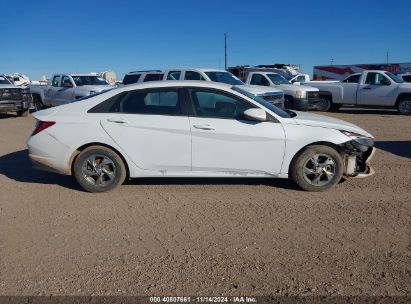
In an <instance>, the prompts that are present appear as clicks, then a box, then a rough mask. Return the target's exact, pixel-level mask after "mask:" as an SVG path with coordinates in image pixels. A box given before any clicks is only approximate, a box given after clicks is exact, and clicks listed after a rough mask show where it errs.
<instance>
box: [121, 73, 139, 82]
mask: <svg viewBox="0 0 411 304" xmlns="http://www.w3.org/2000/svg"><path fill="white" fill-rule="evenodd" d="M140 76H141V74H128V75H126V76H124V79H123V84H131V83H137V82H138V80H139V79H140Z"/></svg>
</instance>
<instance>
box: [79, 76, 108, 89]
mask: <svg viewBox="0 0 411 304" xmlns="http://www.w3.org/2000/svg"><path fill="white" fill-rule="evenodd" d="M72 77H73V80H74V83H75V84H76V86H78V87H81V86H84V85H108V83H107V81H106V80H105V79H104V78H101V77H98V76H72Z"/></svg>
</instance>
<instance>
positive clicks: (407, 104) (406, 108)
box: [398, 100, 411, 114]
mask: <svg viewBox="0 0 411 304" xmlns="http://www.w3.org/2000/svg"><path fill="white" fill-rule="evenodd" d="M398 109H399V110H400V112H401V113H404V114H411V100H404V101H401V103H400V104H399V106H398Z"/></svg>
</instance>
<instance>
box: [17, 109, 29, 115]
mask: <svg viewBox="0 0 411 304" xmlns="http://www.w3.org/2000/svg"><path fill="white" fill-rule="evenodd" d="M28 115H29V110H27V109H25V110H19V111H17V116H19V117H27V116H28Z"/></svg>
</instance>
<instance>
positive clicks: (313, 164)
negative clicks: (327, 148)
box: [303, 154, 337, 186]
mask: <svg viewBox="0 0 411 304" xmlns="http://www.w3.org/2000/svg"><path fill="white" fill-rule="evenodd" d="M336 169H337V164H336V161H335V160H334V159H333V158H332V157H331V156H329V155H327V154H315V155H314V156H313V157H311V158H310V159H308V160H307V161H306V162H305V164H304V166H303V177H304V179H305V181H306V182H307V183H309V184H310V185H313V186H324V185H327V184H328V183H330V182H331V181H332V179H333V177H334V176H335V174H336Z"/></svg>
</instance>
